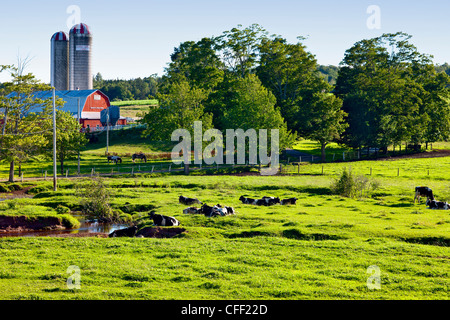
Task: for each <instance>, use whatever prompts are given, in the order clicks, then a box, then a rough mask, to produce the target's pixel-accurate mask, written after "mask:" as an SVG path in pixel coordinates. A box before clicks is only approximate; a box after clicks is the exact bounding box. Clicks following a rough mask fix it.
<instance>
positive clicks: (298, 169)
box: [297, 162, 300, 173]
mask: <svg viewBox="0 0 450 320" xmlns="http://www.w3.org/2000/svg"><path fill="white" fill-rule="evenodd" d="M297 173H300V162H299V163H298V168H297Z"/></svg>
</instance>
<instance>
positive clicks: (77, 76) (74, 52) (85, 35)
mask: <svg viewBox="0 0 450 320" xmlns="http://www.w3.org/2000/svg"><path fill="white" fill-rule="evenodd" d="M69 35H70V40H69V57H70V59H69V60H70V62H69V90H77V89H78V90H91V89H92V88H93V85H92V34H91V32H90V31H89V27H88V26H87V25H85V24H84V23H79V24H77V25H75V26H73V27H72V29H70V34H69Z"/></svg>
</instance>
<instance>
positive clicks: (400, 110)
mask: <svg viewBox="0 0 450 320" xmlns="http://www.w3.org/2000/svg"><path fill="white" fill-rule="evenodd" d="M302 40H304V38H302V37H298V41H297V42H296V43H289V42H288V41H287V40H286V39H285V38H283V37H282V36H280V35H270V36H269V35H268V32H267V31H266V30H265V29H263V28H262V27H261V26H259V25H257V24H254V25H251V26H249V27H246V28H243V27H242V26H240V25H239V26H237V27H236V28H233V29H231V30H229V31H224V32H223V33H222V34H221V35H220V36H216V37H205V38H203V39H201V40H199V41H186V42H183V43H181V44H180V45H179V46H178V47H176V48H174V52H173V53H172V54H171V56H170V63H169V64H168V66H167V68H166V69H165V73H164V75H163V76H162V77H161V80H160V83H159V86H158V93H157V94H156V98H157V99H158V100H159V106H158V107H152V108H151V109H150V110H149V111H148V113H146V115H145V116H144V118H143V122H145V123H147V124H148V128H147V130H146V131H145V134H146V135H147V136H148V137H150V138H151V139H155V140H168V139H170V133H171V132H172V131H173V130H175V129H178V128H185V129H189V130H190V125H191V124H192V123H193V121H195V120H201V121H203V128H204V130H206V129H208V128H212V127H214V128H217V129H219V130H222V131H223V130H225V129H227V128H241V129H244V130H247V129H250V128H253V129H260V128H266V129H269V128H270V129H279V130H280V139H281V141H280V146H281V147H283V148H284V147H287V146H290V145H292V143H293V142H294V141H295V139H296V138H297V137H302V138H307V139H311V140H314V141H317V142H319V143H320V145H321V148H322V160H324V159H325V150H326V146H327V145H328V144H329V143H330V142H338V143H340V144H345V145H347V146H350V147H353V148H355V149H363V148H376V149H377V150H382V151H385V152H386V151H387V148H388V146H394V148H395V146H401V144H402V143H407V144H413V145H418V144H422V143H430V142H435V141H442V140H447V139H448V138H449V135H450V112H449V111H450V96H449V84H450V77H449V75H448V73H446V72H447V71H448V70H449V69H448V65H447V67H446V66H445V65H444V66H442V70H440V69H439V68H438V67H436V66H434V65H433V62H432V57H431V56H430V55H427V54H422V53H420V52H418V50H417V48H416V47H415V46H414V45H413V44H412V43H411V36H410V35H408V34H405V33H402V32H398V33H395V34H383V35H382V36H379V37H376V38H373V39H368V40H361V41H359V42H357V43H355V44H354V45H353V46H352V47H351V48H349V49H348V50H347V51H346V52H345V56H344V59H343V60H342V62H341V63H340V65H339V67H332V66H328V67H324V66H320V65H318V63H317V61H316V58H315V56H314V55H313V54H312V53H310V52H308V51H307V49H306V47H305V45H303V44H302Z"/></svg>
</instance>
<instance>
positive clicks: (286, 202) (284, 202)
mask: <svg viewBox="0 0 450 320" xmlns="http://www.w3.org/2000/svg"><path fill="white" fill-rule="evenodd" d="M296 203H297V198H289V199H283V200H281V205H289V204H296Z"/></svg>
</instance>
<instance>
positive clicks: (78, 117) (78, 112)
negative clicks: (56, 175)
mask: <svg viewBox="0 0 450 320" xmlns="http://www.w3.org/2000/svg"><path fill="white" fill-rule="evenodd" d="M77 100H78V111H77V119H78V124H80V119H81V116H80V97H78V98H77ZM80 171H81V170H80V149H78V174H80Z"/></svg>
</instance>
